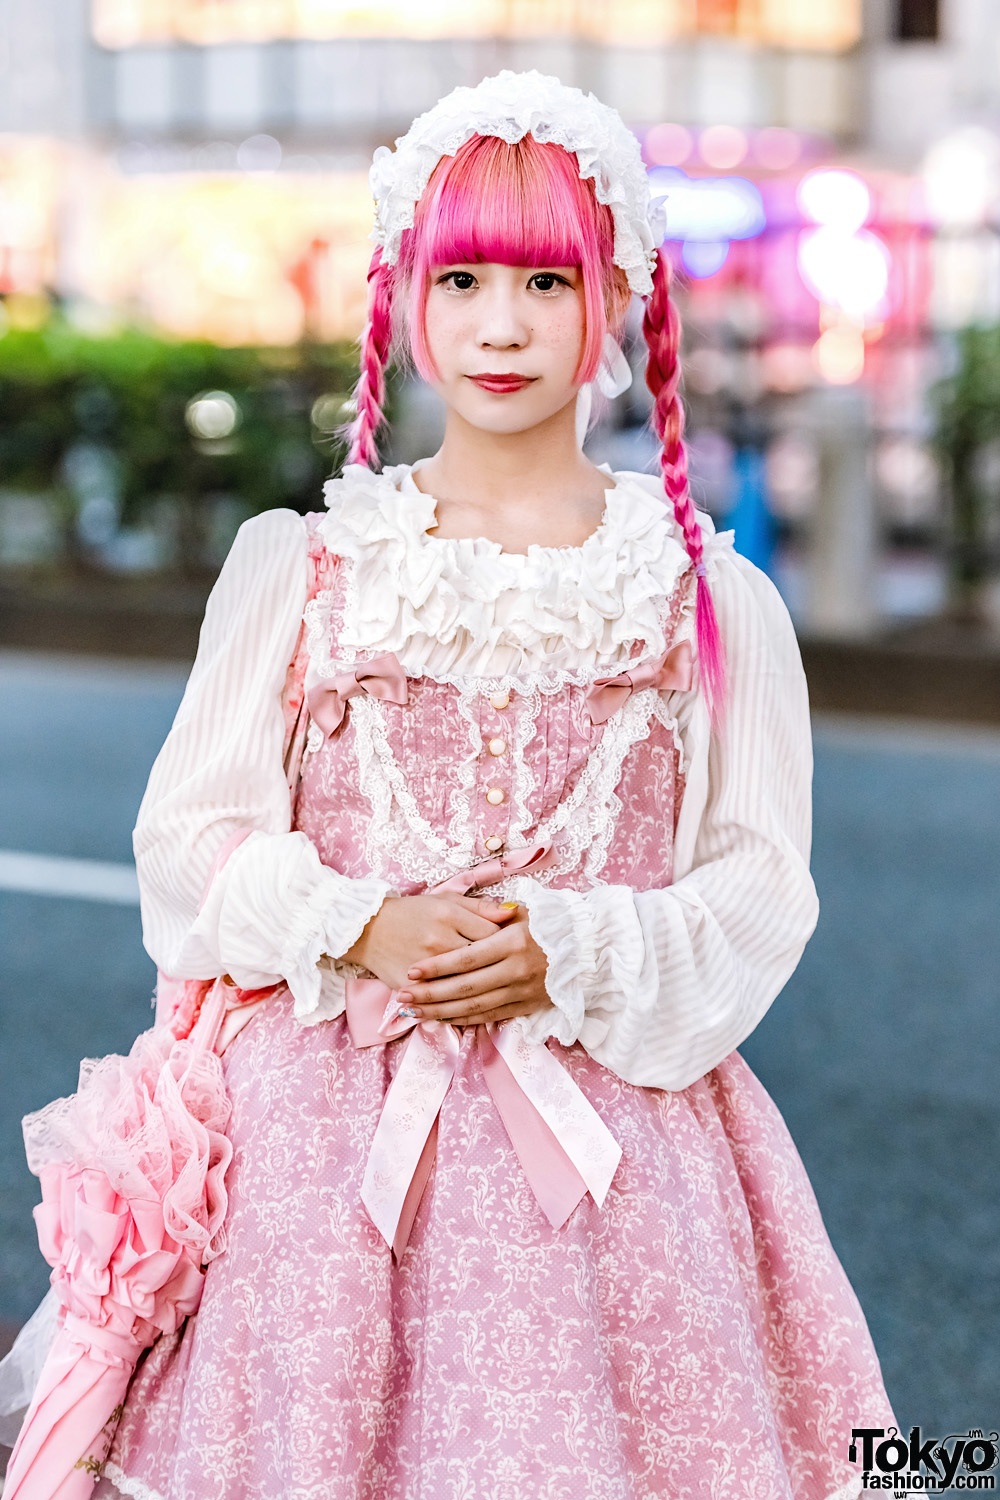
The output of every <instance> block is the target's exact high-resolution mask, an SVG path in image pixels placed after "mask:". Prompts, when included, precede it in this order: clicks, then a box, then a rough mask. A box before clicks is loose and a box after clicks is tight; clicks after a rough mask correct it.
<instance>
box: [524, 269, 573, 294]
mask: <svg viewBox="0 0 1000 1500" xmlns="http://www.w3.org/2000/svg"><path fill="white" fill-rule="evenodd" d="M528 285H529V286H533V287H534V288H535V290H536V291H537V292H554V291H556V289H557V288H558V287H561V286H569V282H568V281H567V280H566V278H565V277H564V276H557V275H556V273H555V271H538V272H536V273H535V275H534V276H532V278H531V280H530V281H529V283H528Z"/></svg>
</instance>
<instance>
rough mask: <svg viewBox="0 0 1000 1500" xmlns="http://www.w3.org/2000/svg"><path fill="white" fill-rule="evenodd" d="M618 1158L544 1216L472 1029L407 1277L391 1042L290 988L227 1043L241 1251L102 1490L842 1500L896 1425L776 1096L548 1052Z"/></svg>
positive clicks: (225, 1259) (717, 1074)
mask: <svg viewBox="0 0 1000 1500" xmlns="http://www.w3.org/2000/svg"><path fill="white" fill-rule="evenodd" d="M550 1045H551V1046H552V1048H553V1051H554V1052H555V1054H556V1056H557V1057H558V1058H559V1060H560V1061H561V1062H562V1063H563V1064H564V1066H565V1067H566V1068H567V1069H568V1070H569V1072H570V1073H571V1075H572V1076H573V1078H574V1079H575V1081H576V1082H577V1084H578V1085H579V1086H580V1088H581V1089H582V1090H583V1092H584V1093H585V1094H586V1095H587V1097H588V1098H589V1099H590V1101H591V1102H592V1103H593V1105H594V1106H595V1108H596V1109H597V1110H598V1112H599V1113H600V1114H601V1116H602V1118H603V1119H604V1121H605V1122H606V1123H607V1125H608V1126H609V1127H610V1128H611V1130H612V1132H613V1133H614V1135H615V1137H616V1138H617V1140H618V1142H619V1144H620V1145H621V1147H622V1150H623V1157H622V1161H621V1164H620V1166H619V1168H618V1171H617V1173H616V1175H615V1178H614V1181H613V1183H612V1186H611V1189H610V1192H609V1194H608V1197H607V1199H606V1200H605V1203H604V1206H603V1207H602V1208H598V1207H597V1206H596V1205H595V1204H594V1202H593V1201H592V1199H591V1198H590V1197H589V1195H588V1196H586V1197H585V1198H584V1199H583V1200H582V1202H581V1203H580V1204H579V1205H578V1207H577V1208H576V1209H575V1210H574V1212H573V1214H572V1215H571V1217H570V1219H569V1220H568V1222H567V1223H566V1224H565V1225H564V1226H563V1227H562V1228H561V1229H558V1230H555V1229H553V1228H552V1227H551V1226H550V1224H549V1222H548V1220H547V1219H546V1218H545V1216H544V1215H543V1213H542V1211H541V1209H540V1208H539V1206H538V1204H537V1202H536V1201H535V1199H534V1196H533V1194H532V1192H531V1189H530V1187H529V1186H528V1183H527V1181H526V1179H525V1177H524V1174H523V1171H522V1169H521V1166H520V1164H519V1162H518V1159H517V1157H516V1156H515V1154H514V1151H513V1148H512V1146H511V1144H510V1142H509V1140H508V1138H507V1135H506V1132H505V1129H504V1126H503V1123H502V1121H501V1119H500V1116H499V1114H498V1113H497V1111H496V1107H495V1105H494V1103H493V1100H492V1097H491V1095H490V1093H489V1091H488V1089H487V1086H486V1082H485V1079H484V1077H483V1074H482V1069H481V1065H480V1062H479V1057H478V1051H477V1048H476V1046H475V1038H474V1035H473V1030H472V1029H471V1028H470V1029H468V1030H466V1031H465V1032H464V1033H463V1037H462V1048H461V1056H460V1060H459V1064H458V1068H457V1071H456V1073H455V1076H454V1079H453V1081H452V1084H451V1087H450V1089H449V1091H448V1094H447V1096H446V1098H445V1101H444V1105H443V1107H442V1110H441V1115H440V1120H439V1128H438V1144H437V1160H436V1164H435V1167H434V1170H433V1173H432V1176H431V1179H430V1181H429V1183H428V1186H427V1189H426V1191H425V1193H424V1196H423V1200H422V1202H421V1205H420V1208H419V1210H418V1213H417V1217H416V1220H415V1223H414V1226H413V1230H412V1233H411V1236H410V1241H409V1244H408V1246H407V1248H406V1251H405V1252H404V1254H403V1257H402V1259H401V1261H400V1262H399V1264H398V1265H397V1264H394V1262H393V1260H392V1257H391V1254H390V1251H389V1249H388V1247H387V1246H386V1244H385V1242H384V1241H383V1240H382V1239H381V1237H380V1236H379V1234H378V1232H377V1231H376V1230H375V1228H374V1226H373V1225H372V1223H371V1222H370V1220H369V1219H368V1216H367V1214H366V1213H365V1210H364V1208H363V1207H362V1204H361V1198H360V1187H361V1178H362V1174H363V1171H364V1167H365V1162H366V1158H367V1154H368V1148H369V1145H370V1143H371V1140H372V1137H373V1134H374V1131H375V1127H376V1124H377V1121H378V1117H379V1113H380V1110H381V1106H382V1101H383V1098H384V1096H385V1092H386V1089H387V1087H388V1085H389V1082H390V1080H391V1078H392V1075H393V1073H394V1071H395V1068H396V1066H397V1065H398V1059H399V1056H400V1052H401V1048H400V1044H399V1043H393V1044H389V1045H388V1046H384V1047H370V1048H366V1049H363V1050H358V1049H356V1048H355V1047H354V1046H353V1045H352V1043H351V1040H350V1037H349V1034H348V1031H347V1026H346V1023H345V1021H344V1019H343V1017H341V1018H340V1019H338V1020H335V1021H328V1022H324V1023H322V1024H320V1025H318V1026H315V1027H308V1028H307V1027H302V1026H300V1025H299V1024H298V1023H296V1022H295V1020H294V1019H293V1017H292V1008H291V1001H290V1000H289V998H288V997H287V995H281V996H279V997H276V998H275V1000H273V1001H272V1002H271V1003H270V1004H268V1005H267V1006H265V1007H264V1008H263V1009H262V1010H261V1011H260V1012H259V1013H258V1014H257V1015H256V1016H255V1017H254V1018H253V1019H252V1020H251V1021H250V1023H249V1024H248V1025H247V1026H246V1027H245V1028H244V1030H243V1031H242V1032H240V1034H239V1035H238V1036H237V1037H236V1039H235V1040H234V1041H233V1043H232V1044H231V1046H230V1048H229V1050H228V1051H227V1053H226V1056H225V1065H226V1074H227V1083H228V1087H229V1090H230V1093H231V1096H232V1101H233V1115H232V1121H231V1130H230V1135H231V1139H232V1141H233V1145H234V1148H235V1155H234V1158H233V1162H232V1165H231V1167H230V1170H229V1175H228V1178H227V1185H228V1191H229V1199H230V1203H229V1217H228V1244H227V1248H226V1250H225V1252H224V1253H223V1254H222V1255H221V1256H220V1257H219V1258H218V1259H217V1260H215V1261H214V1262H213V1263H212V1265H211V1266H210V1267H209V1270H208V1274H207V1279H206V1283H205V1291H204V1297H203V1300H202V1304H201V1309H200V1311H199V1313H198V1314H197V1316H196V1317H193V1318H191V1319H189V1320H188V1322H187V1324H186V1325H185V1327H184V1328H183V1330H182V1331H181V1332H180V1333H179V1334H177V1335H175V1336H174V1337H172V1338H162V1339H161V1340H160V1341H159V1342H158V1343H157V1344H156V1345H154V1347H153V1348H152V1349H151V1350H150V1351H149V1352H148V1353H147V1354H146V1355H145V1357H144V1358H143V1360H142V1362H141V1364H140V1365H139V1367H138V1369H137V1371H136V1374H135V1377H134V1379H133V1382H132V1385H131V1387H130V1390H129V1394H128V1398H127V1401H126V1404H125V1412H124V1416H123V1417H122V1420H121V1422H120V1424H119V1427H118V1431H117V1434H116V1437H115V1441H114V1445H113V1447H112V1450H111V1454H110V1456H109V1461H108V1463H107V1465H106V1469H105V1477H104V1478H103V1479H102V1480H100V1481H99V1482H98V1485H97V1489H96V1491H95V1500H115V1497H117V1496H118V1495H119V1494H125V1495H131V1496H137V1497H139V1500H251V1497H252V1500H695V1497H697V1500H830V1497H834V1496H836V1497H837V1500H847V1497H849V1496H854V1495H856V1494H857V1493H858V1491H859V1481H860V1474H859V1471H858V1469H857V1468H856V1467H855V1466H854V1465H852V1464H851V1463H850V1462H849V1461H848V1444H849V1442H850V1437H851V1428H852V1427H859V1426H867V1427H872V1426H876V1427H877V1426H887V1425H888V1423H889V1422H890V1421H891V1420H892V1414H891V1410H890V1408H889V1404H888V1401H887V1399H886V1396H885V1392H884V1390H883V1387H882V1381H881V1377H880V1374H879V1368H878V1362H877V1360H876V1357H875V1353H874V1350H873V1348H872V1345H871V1340H870V1338H869V1335H868V1331H867V1328H866V1326H865V1322H864V1318H863V1315H862V1313H861V1309H860V1307H859V1306H858V1302H857V1299H856V1298H855V1296H854V1293H853V1292H852V1290H851V1288H850V1286H849V1284H848V1282H847V1279H846V1277H845V1275H844V1273H843V1271H842V1269H841V1267H840V1264H839V1262H838V1261H837V1258H836V1256H835V1255H834V1252H833V1250H832V1248H831V1246H830V1243H829V1240H828V1239H827V1236H826V1233H825V1230H824V1228H823V1224H822V1220H821V1218H820V1214H819V1209H818V1207H817V1205H816V1201H815V1198H814V1196H813V1193H812V1190H811V1188H810V1186H809V1182H808V1180H807V1177H806V1174H805V1171H804V1169H803V1167H802V1164H801V1162H800V1160H799V1158H798V1155H797V1153H796V1151H795V1148H794V1146H793V1144H792V1142H791V1139H790V1138H789V1135H788V1132H787V1130H786V1129H785V1126H784V1123H783V1121H782V1119H781V1116H780V1114H779V1113H778V1110H777V1109H776V1108H775V1106H774V1104H773V1103H772V1102H771V1100H770V1098H769V1097H768V1095H767V1094H766V1093H765V1091H764V1090H763V1088H762V1087H761V1085H760V1084H759V1083H758V1082H757V1080H756V1078H755V1077H754V1076H753V1074H752V1073H751V1072H750V1070H749V1068H748V1067H747V1066H746V1064H745V1063H744V1062H743V1061H742V1059H741V1058H740V1057H739V1055H738V1054H736V1053H734V1054H732V1056H730V1057H729V1058H727V1059H726V1061H725V1062H724V1063H722V1064H721V1066H720V1067H718V1068H716V1069H715V1070H714V1072H712V1073H710V1074H708V1075H707V1077H705V1078H704V1079H701V1080H699V1082H697V1083H696V1084H694V1085H692V1087H690V1088H688V1089H685V1090H684V1091H683V1092H679V1093H667V1092H663V1091H661V1090H658V1089H648V1088H638V1087H634V1086H632V1085H630V1084H627V1083H624V1082H622V1080H621V1079H619V1078H617V1077H616V1076H615V1075H614V1074H612V1073H610V1072H609V1071H608V1070H607V1069H605V1068H603V1067H601V1066H600V1064H598V1063H596V1062H595V1061H594V1060H593V1059H592V1058H590V1057H589V1056H588V1054H587V1053H586V1052H585V1051H584V1050H583V1049H582V1048H581V1047H579V1046H574V1047H570V1048H568V1049H564V1048H561V1047H559V1046H558V1045H557V1044H555V1043H551V1044H550Z"/></svg>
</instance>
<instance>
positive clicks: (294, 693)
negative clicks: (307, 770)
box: [281, 511, 340, 803]
mask: <svg viewBox="0 0 1000 1500" xmlns="http://www.w3.org/2000/svg"><path fill="white" fill-rule="evenodd" d="M305 520H306V532H307V535H308V538H309V551H308V557H307V566H308V569H309V583H308V590H307V594H306V603H307V604H308V603H311V602H312V600H313V599H315V598H316V596H317V595H318V594H320V593H323V592H324V591H325V590H327V589H331V588H332V587H333V585H334V581H335V579H336V576H337V567H338V565H339V562H340V559H339V557H333V556H331V554H330V553H329V552H328V551H327V550H326V547H325V546H324V545H323V539H322V537H321V536H320V534H319V529H318V528H319V523H320V522H321V521H322V520H323V514H322V512H318V511H312V512H310V514H309V515H307V516H306V518H305ZM307 637H308V631H307V629H306V622H305V619H304V618H303V620H302V623H301V624H300V626H299V633H298V636H297V637H296V641H295V650H294V651H293V652H292V659H291V661H290V662H289V664H288V672H287V675H286V677H285V686H284V688H283V690H282V694H281V706H282V709H283V711H284V716H285V743H284V750H283V755H282V761H283V764H284V767H285V780H286V781H287V782H288V795H289V797H290V798H291V800H292V802H293V803H294V801H295V793H296V791H297V789H298V784H299V772H300V770H301V768H302V755H303V751H304V750H305V746H306V735H307V733H308V730H309V710H308V708H307V706H306V701H305V680H306V671H307V669H308V666H309V648H308V644H307Z"/></svg>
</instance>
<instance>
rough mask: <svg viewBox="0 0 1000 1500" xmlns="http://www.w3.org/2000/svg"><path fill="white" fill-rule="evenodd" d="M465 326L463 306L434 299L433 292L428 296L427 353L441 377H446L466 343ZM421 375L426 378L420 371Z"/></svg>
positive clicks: (426, 321)
mask: <svg viewBox="0 0 1000 1500" xmlns="http://www.w3.org/2000/svg"><path fill="white" fill-rule="evenodd" d="M465 324H466V316H465V307H464V305H456V303H455V302H453V301H450V300H449V301H446V300H445V299H444V298H441V297H435V296H434V293H433V291H432V292H431V293H430V294H429V295H428V298H427V315H426V319H425V326H426V329H427V353H428V354H429V355H430V357H431V359H432V361H433V363H434V364H435V365H436V366H437V369H438V373H439V375H440V376H442V377H445V378H446V377H447V373H448V370H449V367H450V366H451V365H453V364H454V362H455V360H456V359H457V358H458V355H459V351H460V350H461V349H462V347H463V345H464V343H465V341H466V338H467V333H468V330H467V329H466V326H465ZM421 374H423V375H425V376H426V374H427V372H425V371H423V370H422V371H421Z"/></svg>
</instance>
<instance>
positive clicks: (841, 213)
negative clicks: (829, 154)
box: [796, 167, 871, 233]
mask: <svg viewBox="0 0 1000 1500" xmlns="http://www.w3.org/2000/svg"><path fill="white" fill-rule="evenodd" d="M796 198H797V200H798V205H799V208H800V209H801V210H802V213H803V214H804V215H805V217H806V218H807V219H811V220H812V221H813V223H814V224H824V225H826V226H828V227H829V228H831V229H841V230H844V231H845V232H846V233H850V232H851V231H852V230H855V229H860V228H861V226H862V224H863V223H864V222H865V220H866V219H867V218H868V215H869V213H870V212H871V194H870V193H869V191H868V185H867V183H866V182H865V181H864V180H863V179H862V178H861V177H859V176H858V174H857V173H856V172H845V171H842V170H840V169H839V168H830V167H821V168H819V169H818V170H817V171H815V172H807V173H806V175H805V176H804V177H803V179H802V181H801V182H800V183H799V187H798V192H797V194H796Z"/></svg>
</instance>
